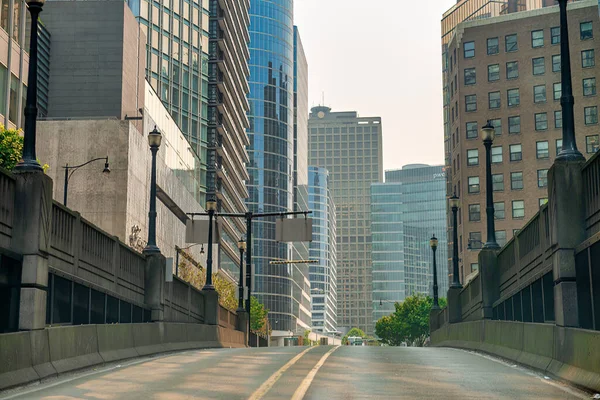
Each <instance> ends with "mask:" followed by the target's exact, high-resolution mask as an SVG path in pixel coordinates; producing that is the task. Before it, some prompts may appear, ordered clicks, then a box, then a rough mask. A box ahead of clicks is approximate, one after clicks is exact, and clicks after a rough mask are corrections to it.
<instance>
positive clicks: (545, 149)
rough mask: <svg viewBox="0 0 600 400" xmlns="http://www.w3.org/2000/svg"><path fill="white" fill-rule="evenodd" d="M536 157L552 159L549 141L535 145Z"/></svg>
mask: <svg viewBox="0 0 600 400" xmlns="http://www.w3.org/2000/svg"><path fill="white" fill-rule="evenodd" d="M535 155H536V157H537V158H538V159H544V158H548V157H550V151H549V146H548V142H547V141H543V142H537V143H536V144H535Z"/></svg>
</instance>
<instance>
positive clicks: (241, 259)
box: [237, 238, 246, 313]
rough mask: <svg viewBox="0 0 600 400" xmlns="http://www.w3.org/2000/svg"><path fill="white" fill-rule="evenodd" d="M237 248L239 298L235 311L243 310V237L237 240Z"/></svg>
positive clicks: (244, 248)
mask: <svg viewBox="0 0 600 400" xmlns="http://www.w3.org/2000/svg"><path fill="white" fill-rule="evenodd" d="M238 249H239V250H240V281H239V284H238V287H239V299H238V309H237V312H238V313H240V312H244V311H245V309H244V252H245V251H246V241H245V240H244V238H240V240H238Z"/></svg>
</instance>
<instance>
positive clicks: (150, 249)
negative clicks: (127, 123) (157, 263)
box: [143, 126, 162, 254]
mask: <svg viewBox="0 0 600 400" xmlns="http://www.w3.org/2000/svg"><path fill="white" fill-rule="evenodd" d="M161 141H162V135H161V134H160V132H159V131H158V129H156V126H155V127H154V130H153V131H152V132H150V133H149V134H148V144H149V145H150V151H151V152H152V168H151V175H150V211H149V212H148V243H147V244H146V248H144V251H143V253H144V254H158V253H160V249H159V248H158V246H157V245H156V153H158V148H159V147H160V143H161Z"/></svg>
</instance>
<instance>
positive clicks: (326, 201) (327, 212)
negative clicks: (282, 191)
mask: <svg viewBox="0 0 600 400" xmlns="http://www.w3.org/2000/svg"><path fill="white" fill-rule="evenodd" d="M309 182H310V184H309V189H308V193H309V202H308V203H309V208H310V209H311V210H312V212H313V241H312V242H311V244H310V259H311V260H314V261H316V263H315V264H311V265H310V293H311V300H312V329H313V331H316V332H324V333H331V332H336V331H337V249H336V246H337V243H336V240H337V238H336V213H335V204H334V202H333V198H332V196H331V191H330V189H329V186H330V184H329V171H327V170H326V169H325V168H319V167H312V166H311V167H309Z"/></svg>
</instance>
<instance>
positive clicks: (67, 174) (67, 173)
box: [63, 156, 110, 207]
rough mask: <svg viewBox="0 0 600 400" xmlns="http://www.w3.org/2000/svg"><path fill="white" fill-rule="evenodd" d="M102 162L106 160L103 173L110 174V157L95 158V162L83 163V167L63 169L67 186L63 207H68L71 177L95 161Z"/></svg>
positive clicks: (67, 166) (66, 167)
mask: <svg viewBox="0 0 600 400" xmlns="http://www.w3.org/2000/svg"><path fill="white" fill-rule="evenodd" d="M100 160H104V170H102V173H104V174H110V167H109V165H108V156H107V157H100V158H94V159H93V160H90V161H88V162H86V163H83V164H81V165H75V166H70V165H69V164H67V165H65V166H64V167H63V168H64V170H65V186H64V194H63V205H64V206H65V207H66V206H67V194H68V193H69V180H70V179H71V177H72V176H73V174H74V173H75V171H77V170H78V169H79V168H81V167H83V166H85V165H88V164H90V163H93V162H94V161H100Z"/></svg>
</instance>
